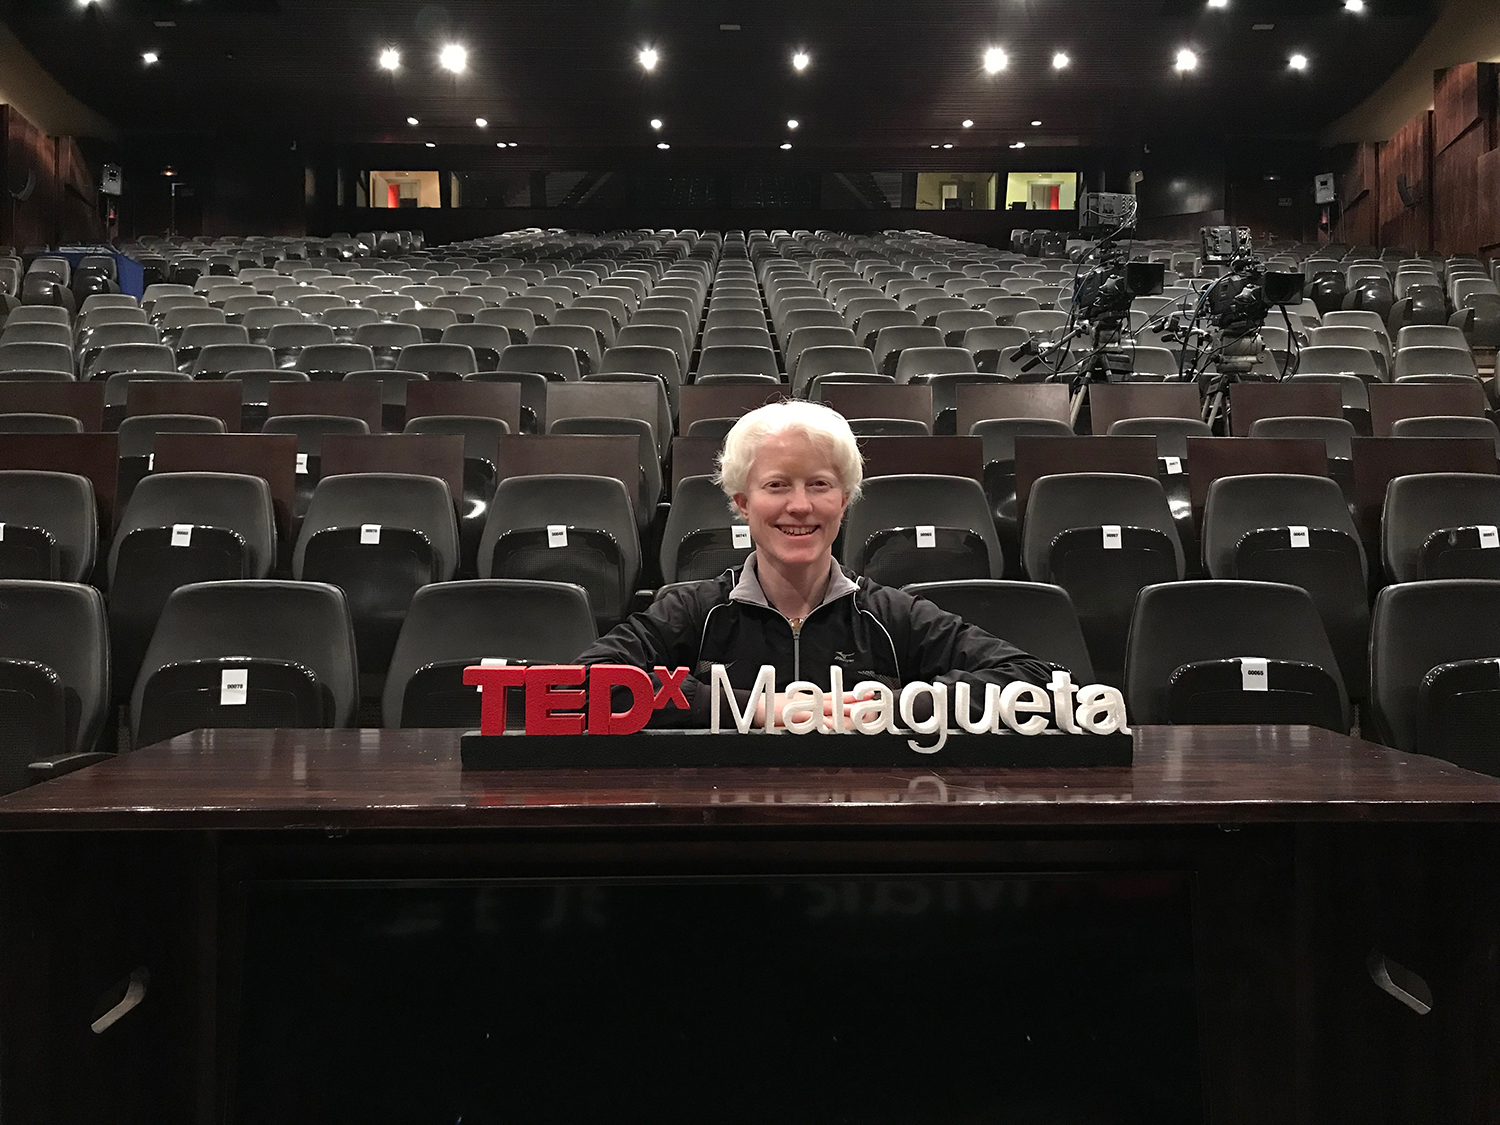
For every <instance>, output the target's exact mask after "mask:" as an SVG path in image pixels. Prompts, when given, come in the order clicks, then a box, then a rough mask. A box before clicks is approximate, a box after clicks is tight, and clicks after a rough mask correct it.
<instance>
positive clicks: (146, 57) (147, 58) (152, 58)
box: [141, 51, 161, 66]
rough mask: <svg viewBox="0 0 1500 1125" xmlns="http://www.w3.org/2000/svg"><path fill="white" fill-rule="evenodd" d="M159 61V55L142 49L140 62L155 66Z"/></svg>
mask: <svg viewBox="0 0 1500 1125" xmlns="http://www.w3.org/2000/svg"><path fill="white" fill-rule="evenodd" d="M160 61H161V56H160V55H158V54H157V53H156V52H155V51H144V52H142V53H141V62H143V63H145V64H146V65H147V66H155V65H156V64H157V63H159V62H160Z"/></svg>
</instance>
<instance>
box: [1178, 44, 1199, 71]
mask: <svg viewBox="0 0 1500 1125" xmlns="http://www.w3.org/2000/svg"><path fill="white" fill-rule="evenodd" d="M1173 65H1174V66H1176V68H1177V71H1178V73H1180V74H1186V73H1187V72H1188V71H1190V70H1197V69H1198V56H1197V55H1195V54H1194V53H1193V52H1192V51H1190V50H1188V49H1187V48H1186V47H1184V48H1182V50H1180V51H1178V52H1177V62H1176V63H1174V64H1173Z"/></svg>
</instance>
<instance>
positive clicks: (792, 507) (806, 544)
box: [579, 402, 1056, 726]
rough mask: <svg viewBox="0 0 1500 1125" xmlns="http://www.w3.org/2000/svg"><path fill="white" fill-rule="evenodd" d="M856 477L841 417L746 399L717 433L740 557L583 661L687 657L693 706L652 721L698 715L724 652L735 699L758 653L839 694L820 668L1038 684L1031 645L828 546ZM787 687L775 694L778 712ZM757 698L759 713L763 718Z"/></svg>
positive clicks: (703, 718)
mask: <svg viewBox="0 0 1500 1125" xmlns="http://www.w3.org/2000/svg"><path fill="white" fill-rule="evenodd" d="M863 478H864V468H863V465H862V463H861V458H860V453H859V447H858V445H857V444H856V442H855V439H854V434H853V433H852V432H851V431H850V429H849V423H848V422H846V421H845V420H844V419H843V417H842V416H840V415H839V414H837V413H835V412H834V411H832V410H830V409H828V408H827V407H826V406H820V405H817V404H815V403H810V402H780V403H774V404H772V405H769V406H763V407H761V408H760V409H759V410H753V411H751V412H750V413H749V414H746V415H745V416H744V417H743V418H741V419H740V420H739V422H737V423H736V424H735V426H734V428H733V429H731V430H730V431H729V435H728V437H726V438H725V440H724V449H723V451H722V452H721V453H720V455H719V472H718V474H717V475H716V477H715V480H716V482H717V483H718V484H719V485H720V487H722V488H723V489H724V492H725V494H726V495H728V496H729V497H730V500H731V503H732V505H733V507H734V509H735V511H737V512H738V513H739V515H740V516H742V517H743V518H744V520H745V522H746V523H747V524H749V526H750V538H751V540H752V541H753V542H754V544H755V550H754V551H753V552H752V553H751V554H750V556H749V558H747V559H746V560H745V564H744V565H743V566H742V567H740V568H739V569H737V570H730V571H726V572H725V573H724V574H722V575H720V576H719V577H718V578H711V579H708V580H705V581H702V582H695V583H692V584H689V585H685V586H683V587H680V588H677V589H672V590H669V591H667V592H666V593H664V594H663V595H662V596H661V597H659V598H657V599H656V601H655V602H654V603H653V604H652V606H651V607H650V608H649V609H647V610H646V611H644V612H643V613H637V614H635V615H634V616H633V617H631V618H630V619H629V620H627V621H625V622H623V623H622V624H620V625H618V626H616V627H615V628H614V629H613V630H611V631H610V632H609V633H608V634H607V635H606V636H604V637H602V638H600V639H599V640H598V641H597V642H595V643H594V644H593V645H592V646H590V647H589V648H588V649H587V650H586V651H585V652H584V653H583V654H582V656H580V657H579V663H581V664H630V665H634V666H636V667H639V668H645V669H647V670H648V671H649V670H650V669H652V668H654V667H656V666H658V665H659V666H661V667H663V668H667V669H675V668H681V667H687V668H690V669H692V674H691V675H690V676H689V677H688V679H687V680H686V681H685V683H684V684H683V694H684V696H685V697H686V699H687V701H688V710H687V711H686V712H684V711H682V710H681V709H675V708H664V709H662V710H660V711H657V712H656V713H655V716H654V718H653V724H654V725H673V726H707V725H708V716H709V705H710V694H709V675H710V673H709V669H710V668H711V666H712V665H714V664H722V665H724V666H725V670H726V672H727V674H728V676H729V679H730V682H731V683H732V684H733V686H734V688H735V690H736V692H737V693H738V694H739V695H740V701H739V706H741V707H743V706H744V703H745V701H746V700H747V699H748V697H749V695H750V689H751V688H752V686H753V684H754V682H755V678H756V675H757V674H758V673H759V671H760V668H761V666H762V665H765V664H770V665H773V666H774V667H775V669H776V682H777V683H778V684H787V683H790V682H791V681H793V680H806V681H810V682H812V683H815V684H817V685H818V686H819V687H820V688H821V689H823V691H824V692H825V695H826V700H825V708H824V715H825V722H826V721H828V720H830V718H831V715H832V709H833V707H835V706H842V707H843V708H844V713H845V716H846V717H847V714H848V707H849V705H850V704H851V703H853V702H854V701H855V700H854V697H853V696H852V695H849V694H846V695H845V696H844V699H843V702H842V704H840V703H839V701H838V700H837V699H835V698H834V697H833V696H832V695H828V694H827V693H828V692H829V689H830V684H829V669H830V667H831V666H833V665H835V664H837V665H839V666H840V667H841V668H842V669H843V673H842V676H843V681H844V683H845V684H850V685H853V684H856V683H858V682H859V681H861V680H877V681H881V682H883V683H885V684H887V685H888V686H890V687H891V688H893V689H899V688H900V687H901V686H902V685H904V684H906V683H910V682H913V681H921V682H928V683H931V682H941V683H947V684H950V685H951V684H954V683H957V682H959V681H968V682H969V683H970V684H973V685H975V687H976V689H977V690H975V691H973V692H972V693H971V696H972V698H973V700H974V702H975V703H979V702H981V701H982V700H983V698H984V687H985V685H986V684H989V683H997V684H1001V685H1004V684H1006V683H1009V682H1010V681H1012V680H1022V681H1025V682H1027V683H1032V684H1036V685H1038V686H1044V685H1046V684H1047V682H1048V680H1049V679H1050V678H1051V675H1052V672H1053V670H1054V668H1055V667H1056V666H1055V665H1052V664H1049V663H1047V662H1046V661H1044V660H1039V659H1037V658H1035V657H1032V656H1028V655H1027V654H1025V653H1023V652H1021V651H1020V650H1018V649H1016V648H1014V647H1013V646H1011V645H1008V644H1006V643H1005V642H1004V641H1002V640H999V639H997V638H995V637H992V636H990V634H988V633H986V632H984V631H983V630H982V629H977V628H975V627H974V626H972V625H969V624H967V623H966V622H964V620H963V619H962V618H960V617H957V616H955V615H953V614H951V613H947V612H945V611H943V610H941V609H939V608H938V607H937V606H935V605H933V604H932V603H931V602H928V601H925V600H924V599H921V598H914V597H912V596H911V595H910V594H905V593H902V592H901V591H900V590H896V589H891V588H889V587H886V586H879V585H877V584H875V583H874V582H871V581H870V580H869V579H867V578H853V577H851V576H850V575H849V574H847V573H846V572H845V571H844V569H843V567H841V566H840V565H839V564H838V563H836V562H835V561H834V559H833V543H834V540H835V539H836V538H837V537H838V533H839V526H840V524H841V523H842V522H843V519H844V512H845V511H846V510H847V509H848V507H849V504H850V502H851V501H852V500H854V498H855V497H857V496H858V495H859V490H860V485H861V482H862V480H863ZM786 701H787V696H786V695H785V693H780V694H777V695H776V696H775V699H774V702H773V703H772V706H773V707H774V709H775V713H774V719H775V721H776V723H777V724H778V725H780V723H781V718H782V708H783V707H784V706H785V704H786ZM764 706H765V704H764V703H762V704H760V705H759V706H758V707H757V711H756V716H755V722H756V724H757V725H761V724H763V723H764V721H765V714H764Z"/></svg>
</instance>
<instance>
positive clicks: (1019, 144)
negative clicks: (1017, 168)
mask: <svg viewBox="0 0 1500 1125" xmlns="http://www.w3.org/2000/svg"><path fill="white" fill-rule="evenodd" d="M1010 147H1011V148H1025V147H1026V142H1025V141H1017V142H1016V143H1015V144H1013V145H1011V146H1010Z"/></svg>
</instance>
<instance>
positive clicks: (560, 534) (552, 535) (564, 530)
mask: <svg viewBox="0 0 1500 1125" xmlns="http://www.w3.org/2000/svg"><path fill="white" fill-rule="evenodd" d="M567 545H568V525H567V524H565V523H549V524H548V525H547V546H549V547H566V546H567Z"/></svg>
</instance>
